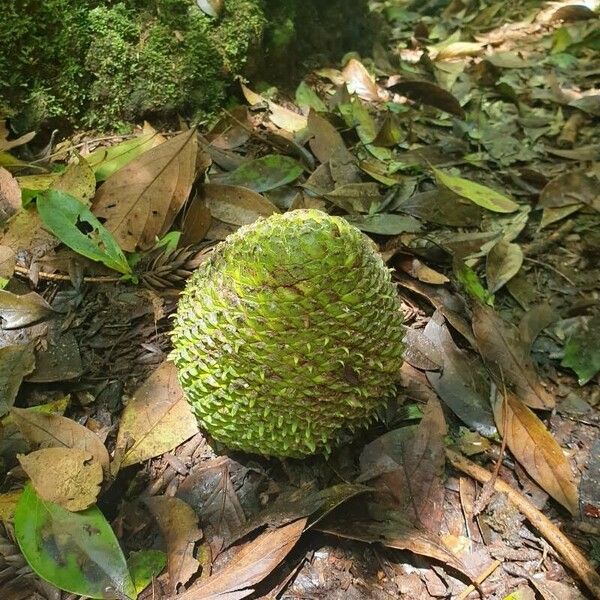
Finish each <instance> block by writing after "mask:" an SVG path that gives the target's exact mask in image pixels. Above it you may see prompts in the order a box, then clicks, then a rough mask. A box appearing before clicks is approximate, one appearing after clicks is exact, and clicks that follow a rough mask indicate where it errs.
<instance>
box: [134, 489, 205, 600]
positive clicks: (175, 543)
mask: <svg viewBox="0 0 600 600" xmlns="http://www.w3.org/2000/svg"><path fill="white" fill-rule="evenodd" d="M145 503H146V505H147V506H148V508H149V509H150V512H151V513H152V515H153V516H154V518H155V519H156V521H157V523H158V527H159V529H160V531H161V533H162V535H163V537H164V538H165V541H166V542H167V568H168V571H169V587H170V591H171V593H173V594H174V593H176V592H177V588H178V587H179V586H180V585H185V584H186V583H187V582H188V581H189V580H190V579H191V577H192V576H193V575H195V574H196V572H197V571H198V568H199V566H200V563H199V562H198V561H197V560H196V559H195V558H194V546H195V544H196V542H197V541H198V540H199V539H200V538H201V537H202V530H200V529H198V517H197V515H196V513H195V512H194V510H193V509H192V507H191V506H189V504H186V503H185V502H184V501H183V500H180V499H179V498H172V497H170V496H154V497H152V498H147V499H146V500H145Z"/></svg>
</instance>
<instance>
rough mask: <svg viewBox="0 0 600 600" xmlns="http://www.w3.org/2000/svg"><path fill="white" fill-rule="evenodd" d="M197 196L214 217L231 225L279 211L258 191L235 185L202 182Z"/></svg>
mask: <svg viewBox="0 0 600 600" xmlns="http://www.w3.org/2000/svg"><path fill="white" fill-rule="evenodd" d="M199 197H200V198H201V199H202V200H203V201H204V203H205V204H206V207H207V208H208V210H209V211H210V214H211V215H212V216H213V217H214V218H215V219H219V221H223V222H224V223H230V224H232V225H250V223H254V221H256V219H258V218H259V217H268V216H270V215H272V214H275V213H278V212H279V209H278V208H277V207H276V206H275V205H274V204H272V203H271V202H269V200H267V199H266V198H265V197H264V196H261V195H260V194H259V193H258V192H254V191H252V190H250V189H248V188H245V187H240V186H237V185H225V184H222V183H204V184H202V185H201V186H200V188H199Z"/></svg>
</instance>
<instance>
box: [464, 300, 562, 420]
mask: <svg viewBox="0 0 600 600" xmlns="http://www.w3.org/2000/svg"><path fill="white" fill-rule="evenodd" d="M473 333H474V334H475V339H476V341H477V347H478V349H479V352H481V355H482V357H483V359H484V361H485V362H486V364H487V366H488V368H489V369H490V370H491V372H492V373H494V374H495V377H496V380H497V385H499V386H502V385H503V382H504V383H505V384H506V385H507V386H508V387H509V388H511V389H513V390H514V392H515V394H516V396H518V397H519V398H520V399H521V400H522V401H523V402H524V403H525V404H526V405H527V406H529V407H531V408H537V409H545V410H549V409H551V408H553V407H554V405H555V400H554V397H553V396H552V395H551V394H550V393H549V392H548V391H547V390H546V389H545V388H544V386H543V385H542V382H541V380H540V376H539V375H538V373H537V371H536V369H535V366H534V364H533V362H532V360H531V357H530V356H529V346H527V345H526V344H524V343H523V340H522V339H521V338H520V335H519V331H518V330H517V328H516V327H514V326H513V325H512V324H510V323H507V322H506V321H504V320H503V319H502V318H501V317H500V316H499V315H498V314H497V313H495V312H494V311H493V310H492V309H490V308H487V307H484V306H481V305H475V307H474V309H473Z"/></svg>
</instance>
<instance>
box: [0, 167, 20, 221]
mask: <svg viewBox="0 0 600 600" xmlns="http://www.w3.org/2000/svg"><path fill="white" fill-rule="evenodd" d="M20 210H21V188H20V187H19V183H18V182H17V180H16V179H15V178H14V177H13V176H12V175H11V174H10V172H9V171H7V170H6V169H5V168H4V167H0V225H1V224H2V223H5V222H6V221H8V219H10V218H11V217H12V216H13V215H15V214H16V213H18V212H19V211H20Z"/></svg>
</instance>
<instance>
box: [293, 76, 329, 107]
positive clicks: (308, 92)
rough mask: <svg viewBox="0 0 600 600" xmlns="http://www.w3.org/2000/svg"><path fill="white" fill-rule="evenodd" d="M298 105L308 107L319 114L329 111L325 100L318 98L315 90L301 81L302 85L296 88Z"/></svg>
mask: <svg viewBox="0 0 600 600" xmlns="http://www.w3.org/2000/svg"><path fill="white" fill-rule="evenodd" d="M296 104H297V105H298V106H308V107H309V108H312V109H314V110H316V111H317V112H325V111H327V107H326V106H325V104H324V103H323V100H321V98H319V96H317V93H316V92H315V90H313V89H312V88H311V87H310V86H309V85H308V84H307V83H306V82H305V81H301V82H300V85H299V86H298V87H297V88H296Z"/></svg>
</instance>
